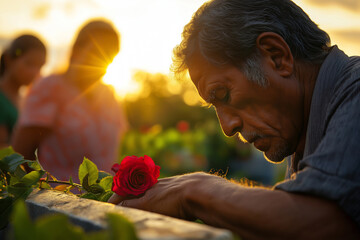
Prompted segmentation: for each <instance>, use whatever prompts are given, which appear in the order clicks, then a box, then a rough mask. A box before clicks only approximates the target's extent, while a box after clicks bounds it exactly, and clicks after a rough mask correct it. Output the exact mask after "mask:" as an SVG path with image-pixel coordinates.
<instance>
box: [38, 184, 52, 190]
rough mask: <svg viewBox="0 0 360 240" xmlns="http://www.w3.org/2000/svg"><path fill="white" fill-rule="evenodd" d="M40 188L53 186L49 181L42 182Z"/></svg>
mask: <svg viewBox="0 0 360 240" xmlns="http://www.w3.org/2000/svg"><path fill="white" fill-rule="evenodd" d="M39 187H40V188H44V189H52V187H51V186H50V185H49V184H48V183H47V182H41V185H40V186H39Z"/></svg>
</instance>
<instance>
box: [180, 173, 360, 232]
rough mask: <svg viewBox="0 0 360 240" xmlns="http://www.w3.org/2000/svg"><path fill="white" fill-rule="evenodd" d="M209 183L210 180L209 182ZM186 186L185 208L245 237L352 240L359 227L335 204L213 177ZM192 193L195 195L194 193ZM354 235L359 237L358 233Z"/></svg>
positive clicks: (198, 216) (215, 224)
mask: <svg viewBox="0 0 360 240" xmlns="http://www.w3.org/2000/svg"><path fill="white" fill-rule="evenodd" d="M208 181H209V180H208ZM211 181H212V182H210V181H209V182H208V183H207V184H206V187H205V186H204V184H194V185H193V188H192V189H191V190H190V189H188V191H187V194H186V197H185V199H186V200H185V202H186V205H187V206H186V209H187V211H190V212H193V214H194V215H195V217H197V218H199V219H201V220H203V221H204V222H205V223H207V224H210V225H213V226H218V227H223V228H228V229H231V230H233V231H234V232H236V233H238V234H239V235H240V236H241V237H243V238H245V239H265V238H266V239H269V238H270V239H271V238H274V239H296V238H298V239H304V238H305V239H324V238H326V239H342V238H344V236H346V237H347V238H349V239H351V236H354V238H359V236H360V235H359V229H358V228H357V226H356V225H355V224H354V222H353V221H352V220H350V219H349V218H348V217H347V216H346V215H345V214H344V213H343V212H342V211H341V210H340V208H339V207H338V206H337V205H336V204H335V203H333V202H331V201H328V200H324V199H320V198H316V197H312V196H304V195H300V194H291V193H287V192H284V191H280V190H270V189H264V188H258V187H254V188H250V187H243V186H241V185H237V184H233V183H231V182H229V181H227V180H225V179H222V178H213V179H212V180H211ZM191 192H192V194H191ZM355 236H356V237H355Z"/></svg>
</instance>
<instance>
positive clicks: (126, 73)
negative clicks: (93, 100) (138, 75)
mask: <svg viewBox="0 0 360 240" xmlns="http://www.w3.org/2000/svg"><path fill="white" fill-rule="evenodd" d="M103 82H104V83H105V84H108V85H111V86H113V87H114V89H115V92H116V94H117V95H118V96H119V97H120V98H123V97H125V96H126V95H127V94H130V93H134V92H137V91H138V90H139V85H138V84H137V83H136V82H135V81H133V79H132V72H131V68H130V66H128V65H127V64H126V61H124V59H123V58H122V57H121V56H120V55H117V56H116V57H115V58H114V60H113V62H112V63H111V64H110V65H109V66H108V68H107V69H106V74H105V75H104V77H103Z"/></svg>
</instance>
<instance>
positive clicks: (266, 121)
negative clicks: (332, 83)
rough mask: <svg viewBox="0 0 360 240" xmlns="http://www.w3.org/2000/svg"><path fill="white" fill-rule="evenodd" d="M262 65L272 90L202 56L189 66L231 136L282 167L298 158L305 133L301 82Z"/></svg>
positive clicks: (202, 95)
mask: <svg viewBox="0 0 360 240" xmlns="http://www.w3.org/2000/svg"><path fill="white" fill-rule="evenodd" d="M261 62H262V69H263V71H264V75H265V77H266V79H267V80H268V82H269V86H268V87H261V86H259V85H257V84H255V83H252V82H250V81H249V80H248V79H247V78H246V77H245V76H244V74H243V73H242V72H241V71H240V70H239V69H238V68H236V67H234V66H232V65H225V66H221V67H219V66H215V65H213V64H211V63H209V62H207V61H206V60H205V59H204V58H203V57H202V56H201V55H200V54H197V55H195V56H194V57H193V58H192V61H191V62H190V64H189V73H190V77H191V79H192V81H193V83H194V84H195V86H196V88H197V90H198V92H199V94H200V96H201V97H202V98H203V99H204V100H205V101H206V102H208V103H210V104H212V105H213V106H214V107H215V109H216V113H217V116H218V118H219V121H220V124H221V127H222V129H223V132H224V133H225V134H226V135H227V136H232V135H234V134H236V133H238V134H239V137H240V138H241V139H242V140H243V141H244V142H249V143H253V144H254V146H255V147H256V148H257V149H259V150H260V151H263V152H264V155H265V156H266V158H267V159H268V160H270V161H273V162H280V161H282V160H283V159H284V157H286V156H288V155H290V154H292V153H293V152H294V151H295V149H296V147H297V144H298V141H299V138H300V136H301V131H302V103H301V101H300V99H301V97H300V92H301V91H300V90H299V84H298V83H297V81H296V79H293V78H288V79H283V78H281V77H279V76H278V75H277V73H276V71H273V70H272V68H271V66H270V65H267V64H266V62H264V61H261Z"/></svg>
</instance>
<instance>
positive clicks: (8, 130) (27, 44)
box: [0, 34, 46, 148]
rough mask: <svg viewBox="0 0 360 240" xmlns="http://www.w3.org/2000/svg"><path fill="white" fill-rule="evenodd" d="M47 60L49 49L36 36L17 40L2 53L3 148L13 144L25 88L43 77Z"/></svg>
mask: <svg viewBox="0 0 360 240" xmlns="http://www.w3.org/2000/svg"><path fill="white" fill-rule="evenodd" d="M45 60H46V47H45V45H44V43H43V42H42V41H41V40H40V39H39V38H37V37H35V36H34V35H29V34H24V35H20V36H18V37H17V38H15V39H14V40H13V41H12V42H11V43H10V45H9V46H8V48H6V49H5V51H4V52H3V53H2V54H1V60H0V148H1V147H5V146H8V145H9V144H10V139H11V134H12V132H13V129H14V126H15V123H16V121H17V118H18V111H19V106H20V102H21V95H20V94H19V91H20V88H21V87H22V86H28V85H29V84H31V83H32V82H33V81H34V80H35V79H36V78H38V77H39V75H40V70H41V67H42V66H43V65H44V63H45Z"/></svg>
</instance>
